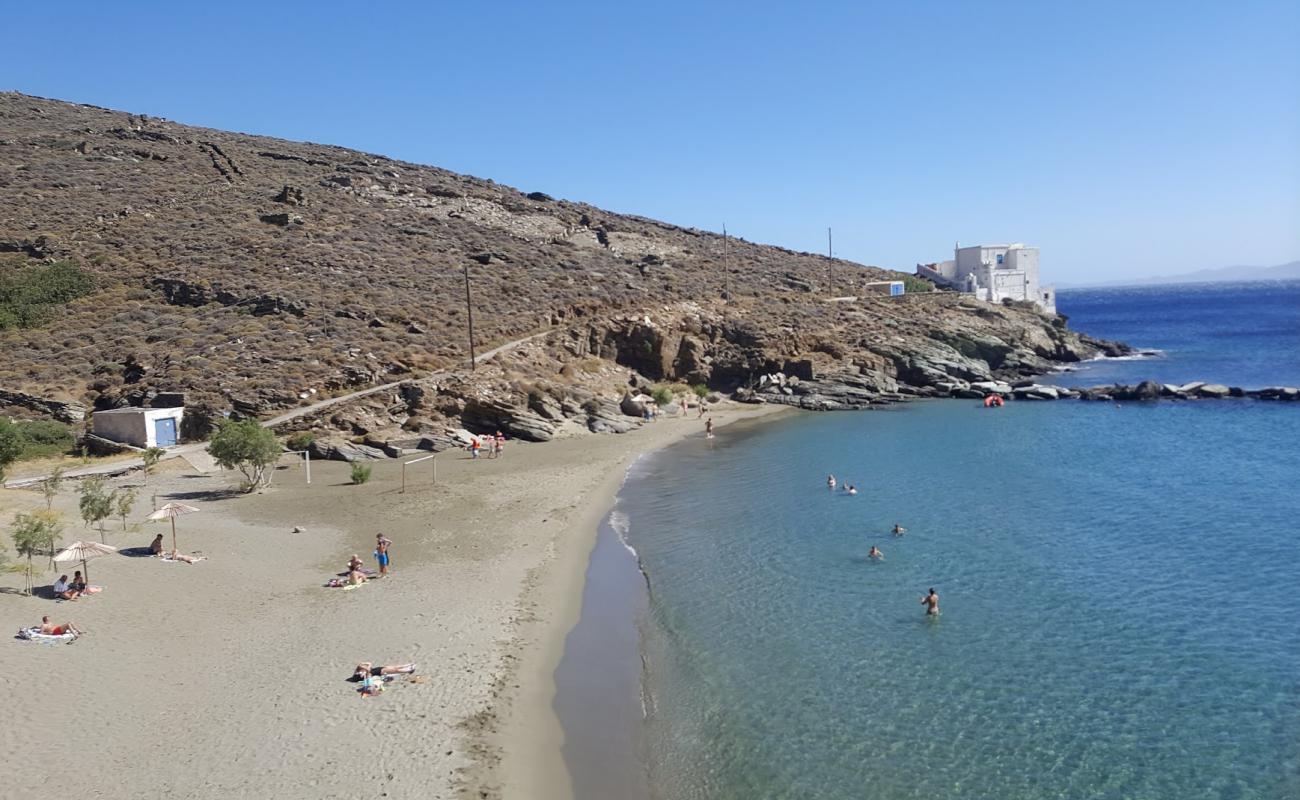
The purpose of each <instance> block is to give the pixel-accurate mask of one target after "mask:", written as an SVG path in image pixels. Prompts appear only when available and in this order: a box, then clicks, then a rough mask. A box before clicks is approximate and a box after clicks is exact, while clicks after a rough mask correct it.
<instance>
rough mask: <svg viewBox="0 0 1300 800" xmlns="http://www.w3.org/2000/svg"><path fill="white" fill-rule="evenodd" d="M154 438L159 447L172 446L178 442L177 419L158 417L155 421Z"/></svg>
mask: <svg viewBox="0 0 1300 800" xmlns="http://www.w3.org/2000/svg"><path fill="white" fill-rule="evenodd" d="M153 431H154V440H155V441H156V442H157V444H158V446H159V447H171V446H172V445H174V444H176V420H174V419H171V418H168V419H156V420H154V421H153Z"/></svg>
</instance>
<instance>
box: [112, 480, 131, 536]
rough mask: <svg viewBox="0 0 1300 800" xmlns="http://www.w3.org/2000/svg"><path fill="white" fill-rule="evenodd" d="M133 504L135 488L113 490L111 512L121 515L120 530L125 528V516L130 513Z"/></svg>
mask: <svg viewBox="0 0 1300 800" xmlns="http://www.w3.org/2000/svg"><path fill="white" fill-rule="evenodd" d="M133 505H135V489H123V490H122V491H120V492H113V513H114V514H116V515H117V516H119V517H121V519H122V530H126V518H127V516H129V515H130V513H131V506H133Z"/></svg>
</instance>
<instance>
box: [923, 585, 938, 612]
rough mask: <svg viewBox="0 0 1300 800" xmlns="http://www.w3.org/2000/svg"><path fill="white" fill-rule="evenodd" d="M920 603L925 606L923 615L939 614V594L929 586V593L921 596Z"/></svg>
mask: <svg viewBox="0 0 1300 800" xmlns="http://www.w3.org/2000/svg"><path fill="white" fill-rule="evenodd" d="M921 605H923V606H925V615H926V616H927V617H937V616H939V595H938V594H937V593H936V592H935V591H934V587H933V586H931V587H930V593H929V594H927V595H926V596H925V597H922V598H921Z"/></svg>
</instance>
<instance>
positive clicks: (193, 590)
mask: <svg viewBox="0 0 1300 800" xmlns="http://www.w3.org/2000/svg"><path fill="white" fill-rule="evenodd" d="M777 410H778V409H772V408H768V407H757V408H753V407H744V406H726V407H724V408H721V409H719V410H718V411H716V412H714V413H713V414H712V416H713V417H714V420H715V423H716V424H718V425H719V426H721V425H723V424H725V423H727V422H732V421H735V420H737V419H741V418H752V417H754V416H758V415H763V414H767V413H772V412H774V411H777ZM702 427H703V425H702V423H701V422H699V421H698V420H696V419H693V418H691V419H687V418H682V419H665V420H661V421H659V422H657V423H654V424H651V425H648V426H645V427H643V428H642V429H639V430H637V431H633V432H631V433H628V434H625V435H622V436H580V437H575V438H571V439H564V440H559V441H554V442H550V443H546V444H537V445H529V444H523V443H515V442H512V443H511V445H510V446H509V447H508V448H507V451H506V454H505V456H504V457H503V458H501V459H499V460H485V459H479V460H478V461H471V460H470V459H469V458H468V456H467V455H466V454H463V453H459V452H456V453H444V454H440V455H439V456H438V485H437V487H436V488H435V487H434V486H433V485H432V482H431V474H430V472H429V471H426V469H427V468H428V467H429V466H430V465H429V462H424V463H423V464H419V465H416V466H414V467H412V468H410V470H409V471H408V491H407V493H406V494H401V493H399V491H398V487H399V466H398V464H397V463H396V462H390V461H383V462H376V463H375V468H374V477H373V478H372V479H371V482H370V483H368V484H365V485H363V486H352V485H350V484H349V483H348V479H347V473H348V467H347V465H345V464H340V463H332V462H331V463H319V462H317V463H313V465H312V484H311V485H310V486H308V485H306V484H305V481H304V475H303V473H302V471H301V468H300V467H297V466H293V467H289V468H286V469H282V470H279V471H278V472H277V474H276V477H275V484H274V486H273V487H272V489H271V490H269V491H267V492H265V493H262V494H258V495H252V496H231V495H228V494H226V493H225V492H224V490H225V489H226V488H227V487H229V486H231V485H232V484H233V483H234V480H233V478H232V476H231V475H229V474H220V473H218V474H216V475H213V476H202V475H198V474H196V473H194V472H193V471H192V470H190V469H189V468H188V467H187V466H186V465H185V464H183V462H179V461H176V462H169V463H168V464H166V465H164V467H163V468H162V469H161V470H160V472H159V474H157V475H153V476H149V477H148V478H145V477H144V476H142V475H140V474H139V473H135V474H133V475H130V476H126V477H123V478H119V479H115V480H114V481H112V482H111V483H110V485H112V486H117V487H121V486H126V485H139V492H140V498H139V499H138V500H137V501H136V508H135V510H134V512H133V513H132V514H131V516H130V518H129V519H130V522H131V524H132V526H133V527H134V528H135V530H133V531H130V532H123V531H122V530H121V523H120V522H117V523H114V522H111V521H110V522H108V523H106V527H107V528H108V531H109V532H108V543H109V544H113V545H115V546H121V547H131V546H145V545H147V544H148V543H149V540H150V539H151V538H152V537H153V535H154V533H156V532H159V531H166V530H168V529H167V526H166V525H165V524H159V523H144V524H141V523H140V522H139V520H141V519H142V518H143V517H144V516H145V514H147V513H148V512H149V510H150V502H151V500H150V498H151V496H155V495H156V497H157V502H158V503H160V504H161V503H164V502H167V501H168V500H171V499H176V500H180V501H182V502H186V503H190V504H192V505H195V506H197V507H198V508H200V509H201V511H200V513H197V514H191V515H188V516H186V517H183V518H182V519H181V520H180V521H179V523H178V530H179V533H180V536H179V541H180V548H181V550H182V551H184V552H195V551H201V552H202V553H204V554H206V555H207V556H208V557H209V558H208V560H207V561H204V562H201V563H199V564H195V565H192V566H191V565H186V564H168V563H162V562H159V561H157V560H154V559H149V558H127V557H121V556H110V557H105V558H101V559H98V560H95V561H92V562H91V564H90V575H91V582H92V583H93V584H100V585H103V586H105V587H106V588H105V591H104V592H103V593H102V594H99V595H96V596H93V597H89V598H86V599H83V600H78V601H76V602H58V603H56V602H54V601H52V600H49V599H42V598H40V597H32V598H28V597H23V596H21V595H19V594H16V593H14V590H15V588H17V587H21V586H22V583H23V579H22V576H21V575H17V574H5V575H3V576H0V590H3V592H4V594H3V597H0V621H3V622H4V623H5V624H6V625H7V627H8V630H9V631H10V632H12V631H16V630H17V629H18V628H19V627H21V626H25V625H31V624H35V623H36V622H38V621H39V620H40V617H41V615H42V614H49V615H50V616H51V617H52V618H53V619H54V621H56V622H63V621H66V620H71V621H73V622H75V623H77V624H78V625H79V626H80V627H82V628H84V629H85V630H87V631H88V632H89V633H88V635H87V636H85V637H84V638H83V639H81V640H80V641H78V642H76V643H75V644H72V645H54V646H46V645H40V644H33V643H27V642H19V641H16V640H12V639H10V640H7V641H6V642H5V643H4V644H3V646H0V670H2V671H3V674H5V675H8V676H22V677H21V680H20V682H19V683H18V685H16V686H13V685H11V691H10V692H9V693H8V710H9V714H8V718H9V724H8V725H6V726H3V727H0V748H3V751H4V752H5V753H6V754H7V757H8V758H9V759H10V763H14V764H29V765H32V766H31V767H30V768H27V769H20V770H15V771H14V772H13V773H12V775H11V777H10V778H9V780H8V781H7V784H8V786H9V790H10V791H13V792H14V793H15V795H16V796H24V795H27V794H33V795H34V794H37V793H41V792H45V791H48V788H49V786H50V785H51V783H50V781H51V780H52V779H54V778H53V776H63V777H66V779H67V780H68V781H69V784H68V785H70V786H76V787H77V790H78V791H80V792H84V793H88V794H89V795H90V796H93V797H102V798H128V797H130V798H134V797H142V796H160V795H164V794H165V795H168V796H173V797H196V798H197V797H212V796H216V795H225V796H234V797H265V796H270V795H275V796H279V797H287V798H309V797H310V798H315V797H336V796H349V797H368V796H373V797H381V796H388V797H432V798H453V797H475V798H495V797H506V798H514V797H527V798H548V797H557V798H559V797H568V796H569V795H570V793H571V789H570V783H569V777H568V774H567V771H566V769H565V766H564V762H563V759H562V757H561V746H562V742H563V734H562V731H561V730H560V728H559V723H558V721H557V719H556V717H555V714H554V713H553V712H552V710H551V702H552V699H553V697H554V691H555V686H554V681H553V678H552V676H553V674H554V671H555V667H556V665H557V664H558V663H559V660H560V656H561V655H562V653H563V646H564V637H565V634H566V633H567V632H568V630H569V629H570V628H571V627H572V626H573V624H574V622H576V620H577V618H578V614H579V611H580V606H581V597H582V581H583V574H584V572H585V570H586V566H587V560H588V556H589V554H590V552H591V548H592V545H593V542H594V541H595V536H596V531H597V528H598V525H599V523H600V520H601V519H602V518H603V517H604V516H605V514H606V513H607V511H608V509H609V507H610V506H611V504H612V502H613V498H614V494H615V492H616V491H617V488H618V486H619V484H620V482H621V480H622V476H623V474H624V472H625V470H626V468H627V465H628V464H629V463H630V462H631V460H632V459H633V458H634V457H635V456H636V455H637V454H638V453H641V452H646V451H649V450H654V449H657V448H659V447H662V446H664V445H666V444H668V443H670V442H672V441H675V440H677V439H680V438H682V437H684V436H688V435H692V434H695V435H698V434H700V432H701V430H702ZM43 505H44V501H43V499H42V498H41V497H40V495H39V494H38V493H37V492H34V491H29V490H7V491H3V492H0V519H4V520H5V521H6V522H7V521H8V520H9V519H11V518H12V515H13V513H14V512H15V511H19V510H29V509H34V508H39V507H43ZM55 507H56V509H58V510H60V511H62V512H63V513H64V517H65V520H67V530H66V532H65V533H64V535H63V536H62V539H61V541H62V542H63V543H64V544H67V543H70V542H71V541H73V540H75V539H78V538H82V539H93V538H97V534H96V533H95V532H94V531H92V530H90V529H86V528H83V527H82V525H81V523H80V519H79V517H78V515H77V512H76V496H75V488H74V487H68V488H65V490H64V492H63V494H62V496H61V497H59V498H58V500H57V501H56V504H55ZM295 526H299V527H301V528H303V530H302V532H299V533H294V532H293V529H294V527H295ZM376 532H382V533H384V534H386V535H387V536H388V537H389V538H391V539H392V540H393V541H394V545H393V554H392V555H393V575H392V577H390V578H387V579H384V580H380V581H375V582H373V583H369V584H367V585H365V586H362V587H360V588H358V589H356V590H352V591H343V590H338V589H326V588H323V587H322V584H323V583H324V582H325V580H326V579H327V578H328V577H329V576H331V575H333V574H334V573H336V572H338V571H339V570H340V569H342V566H343V563H344V562H345V561H346V559H347V557H348V556H349V555H350V554H352V553H357V554H359V555H360V556H361V557H362V558H363V560H365V561H366V562H367V563H368V564H369V565H371V566H373V564H374V560H373V558H372V557H371V555H370V553H371V550H372V549H373V543H374V535H375V533H376ZM168 539H170V534H168ZM6 544H7V545H8V544H9V543H8V542H6ZM8 552H9V557H10V561H13V560H14V556H13V554H12V546H11V545H10V546H8ZM68 567H69V569H67V570H64V571H66V572H68V573H69V574H70V573H71V571H72V568H76V565H68ZM57 575H58V573H51V572H48V571H47V572H44V573H43V574H42V575H40V576H39V578H38V581H37V584H38V586H48V585H49V584H50V583H51V582H52V581H53V579H54V578H55V577H57ZM363 660H369V661H374V662H376V663H399V662H406V661H415V662H418V663H419V665H420V669H419V675H421V676H423V677H422V678H421V681H420V682H410V681H406V680H404V679H403V680H398V681H395V682H394V683H392V684H390V686H389V688H388V689H387V690H386V691H385V692H384V693H383V694H382V695H380V696H379V697H375V698H366V699H363V698H361V697H359V696H358V695H357V693H356V692H355V687H354V685H353V684H351V683H348V682H346V680H345V679H346V678H347V677H348V675H349V674H350V672H351V669H352V667H353V666H354V665H355V664H356V663H357V662H359V661H363ZM72 754H75V759H73V758H72ZM70 759H71V761H70ZM73 763H76V764H84V765H86V767H87V768H86V769H85V770H84V771H81V770H78V769H76V768H75V767H73V766H71V764H73ZM37 765H43V766H37ZM92 765H93V766H92Z"/></svg>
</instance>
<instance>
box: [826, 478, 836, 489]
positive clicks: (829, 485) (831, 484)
mask: <svg viewBox="0 0 1300 800" xmlns="http://www.w3.org/2000/svg"><path fill="white" fill-rule="evenodd" d="M826 488H827V489H830V490H831V491H832V492H833V491H835V476H834V475H827V476H826Z"/></svg>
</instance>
